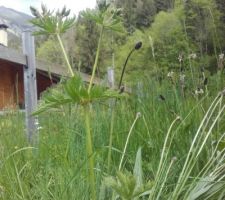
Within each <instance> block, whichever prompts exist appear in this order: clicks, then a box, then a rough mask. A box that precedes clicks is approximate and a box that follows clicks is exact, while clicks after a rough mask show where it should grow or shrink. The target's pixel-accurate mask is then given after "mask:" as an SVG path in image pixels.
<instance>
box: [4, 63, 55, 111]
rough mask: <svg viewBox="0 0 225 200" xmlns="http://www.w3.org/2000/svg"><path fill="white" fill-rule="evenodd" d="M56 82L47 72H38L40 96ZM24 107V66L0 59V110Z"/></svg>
mask: <svg viewBox="0 0 225 200" xmlns="http://www.w3.org/2000/svg"><path fill="white" fill-rule="evenodd" d="M52 83H55V81H51V80H50V78H49V77H48V76H47V73H44V72H42V73H41V74H40V73H37V91H38V97H40V95H41V92H43V91H44V90H46V89H47V88H48V87H50V86H51V85H52ZM17 106H19V107H20V108H24V83H23V66H21V65H17V64H14V63H11V62H7V61H2V60H0V110H2V109H7V108H9V109H11V108H17Z"/></svg>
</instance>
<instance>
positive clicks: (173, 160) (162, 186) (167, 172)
mask: <svg viewBox="0 0 225 200" xmlns="http://www.w3.org/2000/svg"><path fill="white" fill-rule="evenodd" d="M175 160H176V158H173V159H172V160H171V162H170V164H169V167H168V169H167V171H166V174H165V176H164V180H163V182H162V184H161V185H160V190H159V192H158V195H157V197H156V200H158V199H160V197H161V196H160V195H161V193H162V190H163V188H164V185H165V184H166V181H167V178H168V175H169V172H170V169H171V167H172V165H173V163H174V162H175Z"/></svg>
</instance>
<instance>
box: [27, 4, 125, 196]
mask: <svg viewBox="0 0 225 200" xmlns="http://www.w3.org/2000/svg"><path fill="white" fill-rule="evenodd" d="M31 12H32V14H33V15H34V17H35V18H34V19H32V20H31V23H32V24H34V25H35V26H37V27H38V28H39V29H38V30H37V31H36V32H35V33H34V34H36V35H40V34H44V35H53V36H56V38H57V39H58V42H59V44H60V47H61V50H62V53H63V55H64V58H65V60H66V63H67V67H68V70H69V72H70V75H71V77H70V78H68V80H66V82H65V83H62V88H61V90H57V89H52V90H51V93H50V94H49V95H46V96H45V97H44V98H43V99H42V101H41V103H40V105H39V108H38V109H37V111H36V112H34V114H35V115H37V114H40V113H42V112H45V111H47V110H49V109H52V108H54V109H55V108H58V107H60V106H62V105H66V104H74V105H76V104H78V105H80V106H82V108H83V112H84V118H85V126H86V151H87V157H88V160H89V167H88V168H89V182H90V190H91V199H93V200H95V199H97V197H96V188H95V186H96V183H95V173H94V151H93V141H92V132H91V120H90V114H91V112H92V107H91V104H92V103H93V102H97V101H103V100H106V99H110V98H120V97H123V96H124V94H119V93H118V91H115V90H112V89H108V88H106V87H104V86H100V85H93V82H94V78H95V72H96V69H97V65H98V60H99V54H100V49H101V44H102V37H103V31H104V30H105V29H109V30H112V31H123V29H122V28H121V27H122V24H121V22H120V19H119V18H118V10H116V9H114V8H113V7H111V6H109V5H107V6H106V7H105V8H104V9H103V10H102V11H99V12H97V13H92V12H91V11H89V12H86V13H85V17H87V18H89V19H91V20H93V21H95V22H96V23H97V24H98V25H99V26H100V36H99V41H98V47H97V52H96V57H95V62H94V66H93V70H92V75H91V78H90V82H89V84H88V85H86V84H85V83H84V81H83V80H82V78H81V77H80V76H79V74H76V73H74V71H73V69H72V66H71V64H70V62H69V59H68V56H67V54H66V51H65V48H64V45H63V42H62V40H61V35H62V34H63V33H65V32H66V31H67V30H68V29H70V28H71V27H72V26H73V25H74V23H75V18H74V17H72V18H70V17H69V14H70V10H67V9H66V8H65V7H64V8H63V9H62V10H58V11H56V12H52V11H49V10H48V9H47V8H46V6H44V5H42V11H41V12H39V11H38V10H37V9H35V8H33V7H31Z"/></svg>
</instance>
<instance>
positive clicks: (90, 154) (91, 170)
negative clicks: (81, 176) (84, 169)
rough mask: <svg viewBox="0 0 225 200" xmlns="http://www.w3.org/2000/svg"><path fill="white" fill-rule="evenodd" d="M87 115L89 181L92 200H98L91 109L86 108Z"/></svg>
mask: <svg viewBox="0 0 225 200" xmlns="http://www.w3.org/2000/svg"><path fill="white" fill-rule="evenodd" d="M84 114H85V126H86V151H87V157H88V161H89V166H88V172H89V181H90V188H91V199H92V200H96V191H95V174H94V159H93V147H92V134H91V128H90V107H89V106H86V107H85V108H84Z"/></svg>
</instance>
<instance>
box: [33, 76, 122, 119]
mask: <svg viewBox="0 0 225 200" xmlns="http://www.w3.org/2000/svg"><path fill="white" fill-rule="evenodd" d="M60 88H61V89H60ZM60 88H52V89H50V91H49V93H48V94H46V95H44V96H43V98H42V101H41V103H40V105H39V108H38V109H37V111H35V112H34V115H37V114H40V113H42V112H45V111H47V110H49V109H52V108H58V107H59V106H62V105H65V104H69V103H73V104H79V105H87V104H89V103H92V102H96V101H103V100H107V99H110V98H120V97H123V96H125V95H124V94H119V93H118V92H117V91H115V90H111V89H107V88H106V87H102V86H99V85H95V86H94V87H92V88H91V90H90V92H88V90H87V88H86V85H85V84H84V82H83V80H82V79H81V77H79V76H76V77H72V78H70V79H68V80H67V81H66V82H65V83H63V84H62V85H61V86H60Z"/></svg>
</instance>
